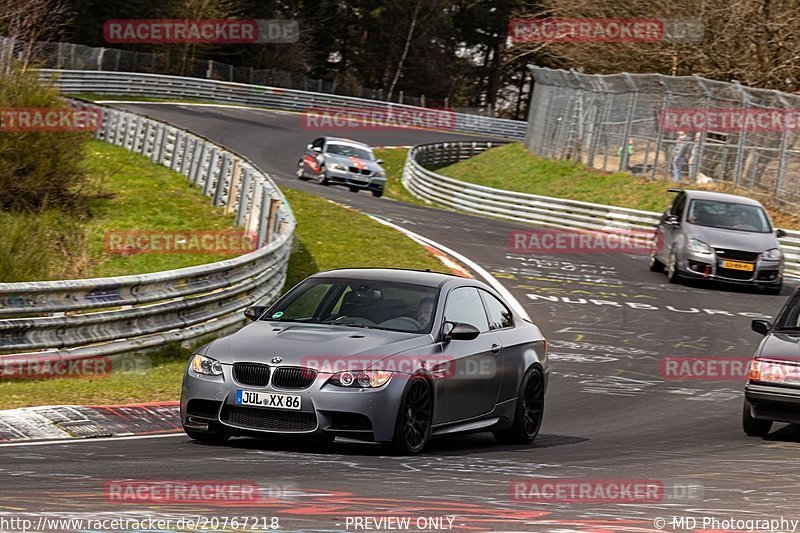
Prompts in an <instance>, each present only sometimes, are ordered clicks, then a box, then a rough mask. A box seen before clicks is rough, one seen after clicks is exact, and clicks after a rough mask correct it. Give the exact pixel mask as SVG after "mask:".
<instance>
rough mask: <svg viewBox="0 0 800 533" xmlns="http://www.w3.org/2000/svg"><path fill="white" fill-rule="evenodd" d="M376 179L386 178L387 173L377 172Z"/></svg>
mask: <svg viewBox="0 0 800 533" xmlns="http://www.w3.org/2000/svg"><path fill="white" fill-rule="evenodd" d="M375 177H376V178H385V177H386V172H376V173H375Z"/></svg>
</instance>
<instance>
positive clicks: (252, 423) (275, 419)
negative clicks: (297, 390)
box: [225, 406, 317, 431]
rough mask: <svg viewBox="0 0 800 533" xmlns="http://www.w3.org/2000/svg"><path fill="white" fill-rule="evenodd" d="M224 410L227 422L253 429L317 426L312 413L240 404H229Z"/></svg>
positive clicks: (315, 416)
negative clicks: (241, 405)
mask: <svg viewBox="0 0 800 533" xmlns="http://www.w3.org/2000/svg"><path fill="white" fill-rule="evenodd" d="M226 411H227V412H226V413H225V414H226V415H227V417H226V418H227V421H228V422H230V423H232V424H235V425H237V426H242V427H248V428H253V429H265V430H269V431H312V430H314V429H315V428H316V427H317V415H316V414H314V413H303V412H299V411H278V410H276V409H260V408H257V407H240V406H231V407H230V408H228V409H226Z"/></svg>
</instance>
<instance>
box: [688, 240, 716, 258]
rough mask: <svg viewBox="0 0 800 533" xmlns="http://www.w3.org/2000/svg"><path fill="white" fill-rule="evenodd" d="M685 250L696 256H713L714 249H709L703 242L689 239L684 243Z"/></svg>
mask: <svg viewBox="0 0 800 533" xmlns="http://www.w3.org/2000/svg"><path fill="white" fill-rule="evenodd" d="M686 249H687V250H689V251H690V252H694V253H696V254H704V255H706V254H713V253H714V249H713V248H711V247H710V246H709V245H707V244H706V243H704V242H703V241H699V240H697V239H689V242H687V243H686Z"/></svg>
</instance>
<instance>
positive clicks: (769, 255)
mask: <svg viewBox="0 0 800 533" xmlns="http://www.w3.org/2000/svg"><path fill="white" fill-rule="evenodd" d="M761 257H763V258H764V259H767V260H769V261H780V260H781V259H783V252H782V251H781V249H780V248H772V249H770V250H767V251H766V252H764V255H762V256H761Z"/></svg>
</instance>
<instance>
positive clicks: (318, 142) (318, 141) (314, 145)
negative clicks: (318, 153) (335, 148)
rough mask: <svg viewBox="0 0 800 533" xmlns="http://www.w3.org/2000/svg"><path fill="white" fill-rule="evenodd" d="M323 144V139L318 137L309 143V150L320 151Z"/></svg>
mask: <svg viewBox="0 0 800 533" xmlns="http://www.w3.org/2000/svg"><path fill="white" fill-rule="evenodd" d="M324 144H325V138H324V137H320V138H319V139H315V140H314V142H312V143H311V148H312V149H314V148H319V149H320V150H322V145H324Z"/></svg>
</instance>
